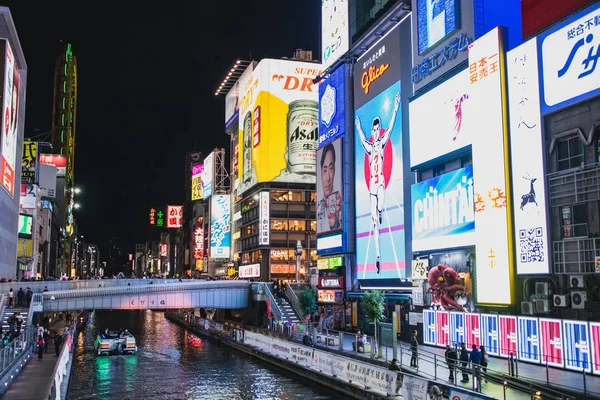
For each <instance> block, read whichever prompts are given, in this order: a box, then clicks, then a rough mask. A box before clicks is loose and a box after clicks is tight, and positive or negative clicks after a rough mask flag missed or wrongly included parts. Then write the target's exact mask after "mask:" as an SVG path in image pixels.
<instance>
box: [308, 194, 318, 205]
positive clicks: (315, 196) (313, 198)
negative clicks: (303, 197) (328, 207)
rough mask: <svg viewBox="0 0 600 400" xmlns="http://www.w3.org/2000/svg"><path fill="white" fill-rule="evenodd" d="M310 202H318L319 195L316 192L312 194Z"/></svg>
mask: <svg viewBox="0 0 600 400" xmlns="http://www.w3.org/2000/svg"><path fill="white" fill-rule="evenodd" d="M310 202H311V203H316V202H317V193H316V192H310Z"/></svg>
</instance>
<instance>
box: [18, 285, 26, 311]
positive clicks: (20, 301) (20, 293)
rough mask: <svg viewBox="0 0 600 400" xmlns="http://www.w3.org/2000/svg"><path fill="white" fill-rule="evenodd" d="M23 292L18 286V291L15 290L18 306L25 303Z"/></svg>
mask: <svg viewBox="0 0 600 400" xmlns="http://www.w3.org/2000/svg"><path fill="white" fill-rule="evenodd" d="M24 300H25V292H24V291H23V288H22V287H21V288H19V291H18V292H17V306H19V307H23V306H24V305H25V301H24Z"/></svg>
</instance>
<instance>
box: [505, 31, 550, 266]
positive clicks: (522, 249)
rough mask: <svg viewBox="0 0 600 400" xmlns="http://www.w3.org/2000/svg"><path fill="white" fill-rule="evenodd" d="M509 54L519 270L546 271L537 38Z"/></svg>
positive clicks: (542, 146) (545, 229)
mask: <svg viewBox="0 0 600 400" xmlns="http://www.w3.org/2000/svg"><path fill="white" fill-rule="evenodd" d="M506 57H507V60H508V63H507V74H508V107H509V112H510V122H509V123H510V125H509V126H510V153H511V157H510V158H511V171H512V183H513V193H512V197H513V204H515V210H514V219H513V220H514V227H513V231H514V236H515V240H517V241H518V242H517V246H516V251H517V257H516V267H517V274H547V273H549V272H550V259H549V254H548V252H549V248H548V226H547V222H546V221H547V213H546V187H545V185H544V177H545V174H544V139H543V132H542V120H541V114H540V92H539V77H538V61H537V60H538V57H537V41H536V39H532V40H529V41H528V42H526V43H524V44H522V45H521V46H519V47H517V48H515V49H513V50H511V51H509V52H508V53H507V55H506ZM524 82H526V84H524Z"/></svg>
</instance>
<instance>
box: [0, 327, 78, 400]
mask: <svg viewBox="0 0 600 400" xmlns="http://www.w3.org/2000/svg"><path fill="white" fill-rule="evenodd" d="M65 327H66V325H65V321H64V320H62V321H58V322H56V323H55V324H53V325H52V326H50V332H51V333H50V343H49V344H48V352H47V353H44V355H43V358H42V360H41V361H40V360H38V358H37V357H38V356H37V351H36V352H35V353H34V354H33V356H32V358H31V360H30V361H29V363H28V364H27V365H26V366H25V368H24V369H23V372H21V373H20V374H19V376H17V377H16V378H15V381H14V382H13V383H12V384H11V385H10V386H9V387H8V390H7V391H6V392H5V393H4V396H2V399H6V400H12V399H19V400H39V399H43V398H46V396H48V394H49V393H50V390H51V389H52V384H53V379H54V368H55V367H56V361H57V360H58V358H57V357H55V354H56V353H55V350H54V343H53V338H54V333H55V332H56V331H60V332H61V333H62V332H64V330H65Z"/></svg>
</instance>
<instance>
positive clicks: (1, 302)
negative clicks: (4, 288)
mask: <svg viewBox="0 0 600 400" xmlns="http://www.w3.org/2000/svg"><path fill="white" fill-rule="evenodd" d="M6 302H7V296H6V295H5V294H3V295H2V297H1V298H0V315H2V314H4V308H5V307H6Z"/></svg>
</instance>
